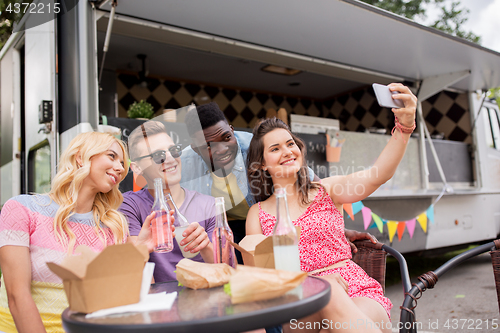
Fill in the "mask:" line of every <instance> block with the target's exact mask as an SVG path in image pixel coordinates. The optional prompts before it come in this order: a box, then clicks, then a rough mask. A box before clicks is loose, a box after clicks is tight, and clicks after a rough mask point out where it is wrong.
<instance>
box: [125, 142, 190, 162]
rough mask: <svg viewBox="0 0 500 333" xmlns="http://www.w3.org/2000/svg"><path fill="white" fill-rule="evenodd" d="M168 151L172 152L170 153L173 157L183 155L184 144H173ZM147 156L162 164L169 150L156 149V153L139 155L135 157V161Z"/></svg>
mask: <svg viewBox="0 0 500 333" xmlns="http://www.w3.org/2000/svg"><path fill="white" fill-rule="evenodd" d="M168 152H169V153H170V155H172V157H173V158H178V157H181V155H182V146H181V145H175V146H172V147H170V148H168ZM146 157H151V158H152V159H153V161H154V162H155V163H156V164H162V163H163V162H165V160H166V159H167V151H166V150H158V151H155V152H154V153H151V154H149V155H144V156H141V157H137V158H135V159H134V162H136V161H139V160H142V159H143V158H146Z"/></svg>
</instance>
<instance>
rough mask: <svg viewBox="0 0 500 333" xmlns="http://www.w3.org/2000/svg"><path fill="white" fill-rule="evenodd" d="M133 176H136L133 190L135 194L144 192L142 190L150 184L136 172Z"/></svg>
mask: <svg viewBox="0 0 500 333" xmlns="http://www.w3.org/2000/svg"><path fill="white" fill-rule="evenodd" d="M133 174H134V182H133V190H134V192H137V191H140V190H142V188H144V186H146V185H147V183H148V182H147V181H146V179H145V178H144V177H143V176H142V175H138V174H136V173H135V172H134V173H133Z"/></svg>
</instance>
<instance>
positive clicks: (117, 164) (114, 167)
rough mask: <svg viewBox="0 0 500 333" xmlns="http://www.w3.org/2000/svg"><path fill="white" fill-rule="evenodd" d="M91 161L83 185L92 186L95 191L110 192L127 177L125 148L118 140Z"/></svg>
mask: <svg viewBox="0 0 500 333" xmlns="http://www.w3.org/2000/svg"><path fill="white" fill-rule="evenodd" d="M90 162H91V165H90V172H89V175H88V176H87V178H85V180H84V181H83V185H84V186H88V187H90V188H92V189H93V190H94V192H95V193H98V192H102V193H108V192H109V191H111V189H112V188H113V187H114V186H117V185H118V184H119V183H120V181H121V180H122V179H123V178H124V177H125V175H124V171H125V169H124V161H123V150H122V148H121V147H120V145H119V144H118V143H117V142H114V143H113V144H112V145H111V146H110V147H109V148H108V150H106V151H105V152H103V153H102V154H99V155H95V156H93V157H92V158H91V159H90Z"/></svg>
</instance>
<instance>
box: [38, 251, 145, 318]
mask: <svg viewBox="0 0 500 333" xmlns="http://www.w3.org/2000/svg"><path fill="white" fill-rule="evenodd" d="M75 253H80V255H70V256H67V257H66V258H64V260H63V261H62V262H61V264H60V265H58V264H56V263H53V262H49V263H47V266H48V267H49V269H50V270H51V271H52V272H54V273H55V274H56V275H57V276H59V277H60V278H61V279H62V280H63V285H64V291H65V292H66V296H67V298H68V303H69V307H70V309H71V310H72V311H77V312H84V313H90V312H94V311H97V310H101V309H107V308H111V307H115V306H120V305H127V304H133V303H137V302H139V298H140V291H141V281H142V272H143V269H144V264H145V263H146V261H147V260H148V258H149V253H148V251H147V248H146V246H138V247H136V246H134V244H131V243H127V244H119V245H111V246H107V247H106V248H105V249H104V250H103V251H102V252H100V253H96V252H94V251H92V250H91V249H90V248H88V247H87V246H83V245H82V246H79V247H78V248H77V249H76V251H75Z"/></svg>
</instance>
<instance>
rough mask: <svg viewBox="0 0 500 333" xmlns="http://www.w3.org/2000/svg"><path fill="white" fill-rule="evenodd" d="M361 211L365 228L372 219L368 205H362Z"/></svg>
mask: <svg viewBox="0 0 500 333" xmlns="http://www.w3.org/2000/svg"><path fill="white" fill-rule="evenodd" d="M361 213H362V214H363V224H364V226H365V230H366V229H367V228H368V226H369V225H370V222H371V221H372V210H371V209H370V208H368V207H363V208H361Z"/></svg>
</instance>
